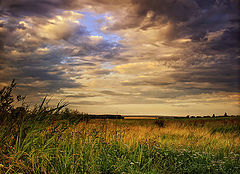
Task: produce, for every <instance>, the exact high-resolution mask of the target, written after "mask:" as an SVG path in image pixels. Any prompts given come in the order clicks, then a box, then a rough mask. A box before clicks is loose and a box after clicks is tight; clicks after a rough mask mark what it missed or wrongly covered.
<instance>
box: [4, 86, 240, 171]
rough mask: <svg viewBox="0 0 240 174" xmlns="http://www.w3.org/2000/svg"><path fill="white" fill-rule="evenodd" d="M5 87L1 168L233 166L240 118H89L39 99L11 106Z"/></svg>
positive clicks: (239, 165)
mask: <svg viewBox="0 0 240 174" xmlns="http://www.w3.org/2000/svg"><path fill="white" fill-rule="evenodd" d="M11 88H14V84H12V86H10V87H8V88H5V89H3V90H2V91H1V93H0V94H1V105H0V109H1V110H0V114H1V115H0V116H1V117H0V173H56V174H60V173H64V174H65V173H94V174H95V173H103V174H107V173H121V174H124V173H194V174H195V173H231V174H232V173H239V171H240V117H224V118H223V117H222V118H221V117H216V118H191V119H187V118H186V119H158V120H154V119H151V120H130V119H129V120H125V119H122V120H121V119H119V120H117V119H116V120H115V119H111V120H110V119H109V120H108V119H105V120H103V119H102V120H100V119H89V118H88V115H87V114H83V113H79V112H77V111H72V110H69V109H65V106H66V105H65V104H62V103H61V102H60V103H58V104H57V106H56V107H55V108H51V107H48V106H47V98H46V97H45V98H44V100H43V101H42V103H41V104H39V105H37V106H35V107H34V108H33V109H29V108H28V107H26V106H24V104H23V105H22V106H21V107H14V97H13V96H12V95H10V94H11V91H12V90H11ZM18 100H19V101H18V102H21V101H22V100H23V98H21V96H18Z"/></svg>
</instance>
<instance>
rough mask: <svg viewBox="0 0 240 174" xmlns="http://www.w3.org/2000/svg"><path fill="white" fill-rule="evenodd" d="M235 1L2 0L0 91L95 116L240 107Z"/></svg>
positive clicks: (216, 111)
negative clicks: (46, 98) (61, 104)
mask: <svg viewBox="0 0 240 174" xmlns="http://www.w3.org/2000/svg"><path fill="white" fill-rule="evenodd" d="M239 21H240V19H239V1H238V0H206V1H203V0H37V1H36V0H7V1H6V0H0V88H2V87H3V86H7V85H8V84H9V83H10V82H11V80H12V79H16V83H17V88H16V90H15V93H17V94H22V95H26V96H27V97H26V101H27V102H28V103H30V104H37V103H40V101H41V99H42V98H43V97H44V96H45V95H48V96H49V97H50V98H51V103H52V104H56V103H57V101H59V100H61V99H64V101H65V102H68V103H69V106H68V107H70V108H72V109H78V110H79V111H80V112H86V113H91V114H92V113H95V114H103V113H109V114H144V115H147V114H149V115H176V116H186V115H212V114H213V113H214V114H215V115H223V114H224V113H225V112H227V113H228V114H230V115H231V114H235V115H236V114H240V108H239V104H240V103H239V102H240V98H239V97H240V96H239V89H240V88H239V74H240V73H239V60H240V54H239V51H240V50H239V39H240V37H239Z"/></svg>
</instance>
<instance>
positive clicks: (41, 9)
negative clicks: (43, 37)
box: [0, 0, 80, 17]
mask: <svg viewBox="0 0 240 174" xmlns="http://www.w3.org/2000/svg"><path fill="white" fill-rule="evenodd" d="M75 2H76V1H75V0H37V1H36V0H1V1H0V14H2V15H10V16H16V17H20V16H40V17H44V16H46V17H49V16H52V15H54V14H55V13H56V12H57V11H58V10H59V9H71V8H74V7H75ZM78 6H80V5H79V4H78Z"/></svg>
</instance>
